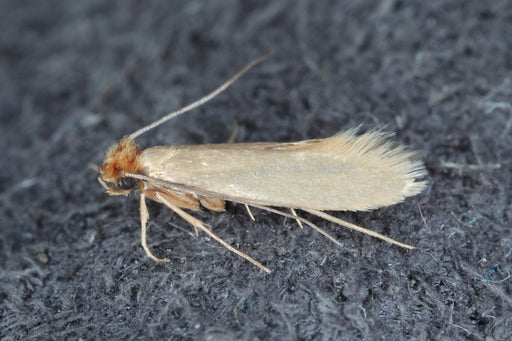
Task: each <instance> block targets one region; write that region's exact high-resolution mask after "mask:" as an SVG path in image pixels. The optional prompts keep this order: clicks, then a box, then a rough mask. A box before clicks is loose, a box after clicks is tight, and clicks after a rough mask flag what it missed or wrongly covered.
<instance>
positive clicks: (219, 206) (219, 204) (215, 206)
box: [199, 196, 226, 212]
mask: <svg viewBox="0 0 512 341" xmlns="http://www.w3.org/2000/svg"><path fill="white" fill-rule="evenodd" d="M199 202H200V203H201V205H203V207H204V208H207V209H209V210H210V211H215V212H224V211H225V210H226V203H225V202H224V200H221V199H217V198H208V197H203V196H200V197H199Z"/></svg>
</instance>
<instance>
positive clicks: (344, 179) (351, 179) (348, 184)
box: [99, 130, 426, 271]
mask: <svg viewBox="0 0 512 341" xmlns="http://www.w3.org/2000/svg"><path fill="white" fill-rule="evenodd" d="M386 138H387V135H386V134H385V133H382V132H379V131H371V132H368V133H366V134H363V135H359V136H356V135H355V131H354V130H350V131H347V132H345V133H342V134H338V135H335V136H332V137H330V138H326V139H318V140H307V141H300V142H292V143H240V144H213V145H197V146H161V147H153V148H148V149H145V150H143V151H140V150H139V148H138V147H137V146H136V145H135V143H134V142H133V140H131V139H129V138H124V139H122V140H121V141H120V142H119V144H117V145H116V146H114V147H113V148H111V149H110V150H109V152H108V153H107V156H106V158H105V162H104V163H103V166H102V167H101V172H102V176H101V178H100V179H99V180H100V183H101V184H102V185H103V186H104V187H105V188H106V189H107V191H108V192H109V194H112V195H119V194H128V193H129V192H130V191H131V190H132V189H134V188H135V183H131V182H128V184H125V183H124V181H126V180H127V179H128V180H130V179H131V180H135V181H136V182H138V188H137V190H138V191H139V192H140V193H141V222H142V245H143V247H144V249H145V250H146V253H147V254H148V255H149V257H151V258H152V259H153V260H155V261H168V260H167V259H160V258H157V257H155V256H153V254H152V253H151V252H150V251H149V248H148V247H147V245H146V222H147V219H148V218H149V215H148V211H147V208H146V204H145V198H146V197H147V198H150V199H152V200H155V201H157V202H160V203H162V204H164V205H166V206H168V207H169V208H171V209H172V210H173V211H175V212H176V213H178V214H179V215H180V216H181V217H182V218H184V219H185V220H186V221H188V222H189V223H191V224H192V225H193V226H194V227H195V229H196V233H197V230H198V229H201V230H203V231H204V232H206V233H207V234H208V235H210V236H211V237H212V238H214V239H215V240H217V241H218V242H220V243H221V244H222V245H224V246H225V247H226V248H228V249H229V250H231V251H232V252H235V253H237V254H238V255H240V256H242V257H244V258H245V259H247V260H249V261H251V262H252V263H254V264H256V265H257V266H259V267H260V268H262V269H263V270H265V271H270V270H268V269H267V268H266V267H265V266H263V265H262V264H260V263H259V262H257V261H256V260H254V259H253V258H251V257H249V256H247V255H245V254H243V253H242V252H240V251H238V250H236V249H234V248H233V247H232V246H231V245H229V244H227V243H225V242H224V241H223V240H222V239H220V238H219V237H218V236H217V235H215V234H214V233H213V232H211V231H210V230H209V228H208V225H207V224H204V223H203V222H201V221H199V220H198V219H196V218H195V217H193V216H191V215H189V214H188V213H186V212H185V211H183V210H182V209H190V210H194V211H197V210H199V209H200V208H201V206H202V207H205V208H207V209H210V210H214V211H224V207H225V203H224V200H228V201H234V202H238V203H242V204H245V205H246V207H247V208H248V205H250V206H254V207H258V208H261V209H265V210H268V211H271V212H275V213H278V214H281V215H284V216H287V217H292V218H294V219H296V220H297V222H298V223H299V224H300V225H301V227H302V223H305V224H307V225H309V226H311V227H313V228H314V229H316V230H318V231H319V232H320V233H322V234H324V235H325V236H327V237H328V238H329V239H331V240H332V241H334V242H336V243H338V242H337V241H336V240H335V239H334V238H333V237H332V236H330V235H329V234H328V233H326V232H325V231H323V230H322V229H320V228H319V227H318V226H316V225H314V224H313V223H311V222H310V221H308V220H306V219H304V218H301V217H298V216H297V215H296V213H295V210H294V209H302V210H304V211H307V212H309V213H311V214H314V215H317V216H320V217H322V218H324V219H327V220H330V221H332V222H335V223H337V224H339V225H343V226H347V227H349V228H351V229H354V230H357V231H360V232H363V233H366V234H369V235H372V236H374V237H377V238H380V239H383V240H386V241H388V242H390V243H393V244H396V245H399V246H402V247H406V248H413V247H412V246H410V245H407V244H403V243H400V242H397V241H395V240H393V239H391V238H388V237H385V236H383V235H380V234H378V233H376V232H373V231H371V230H367V229H364V228H362V227H360V226H357V225H354V224H351V223H348V222H346V221H343V220H341V219H338V218H335V217H333V216H330V215H328V214H326V213H324V212H322V211H323V210H336V211H340V210H349V211H365V210H370V209H375V208H378V207H382V206H388V205H392V204H395V203H397V202H400V201H402V200H403V199H405V198H406V197H408V196H411V195H415V194H417V193H419V192H421V191H422V190H423V188H424V187H425V185H426V182H424V181H416V180H417V179H418V178H419V177H422V176H424V175H425V169H424V166H423V163H422V162H421V161H418V160H415V159H414V158H413V155H412V153H410V152H406V151H404V149H403V147H400V146H397V145H394V144H392V143H391V142H388V141H387V140H386ZM270 206H278V207H286V208H290V209H291V212H292V214H287V213H285V212H282V211H277V210H275V209H272V208H271V207H270ZM248 210H249V209H248ZM249 213H250V214H251V212H250V211H249ZM251 217H252V214H251Z"/></svg>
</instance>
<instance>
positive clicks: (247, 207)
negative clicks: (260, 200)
mask: <svg viewBox="0 0 512 341" xmlns="http://www.w3.org/2000/svg"><path fill="white" fill-rule="evenodd" d="M244 205H245V208H246V209H247V213H249V217H251V219H252V221H256V219H254V216H253V215H252V212H251V209H250V208H249V205H247V204H244Z"/></svg>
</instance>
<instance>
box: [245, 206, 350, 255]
mask: <svg viewBox="0 0 512 341" xmlns="http://www.w3.org/2000/svg"><path fill="white" fill-rule="evenodd" d="M251 206H253V207H256V208H259V209H262V210H265V211H269V212H272V213H276V214H279V215H282V216H283V217H288V218H292V219H295V220H298V221H301V222H303V223H304V224H306V225H309V226H311V227H312V228H313V229H315V230H316V231H318V232H319V233H320V234H323V235H324V236H325V237H326V238H327V239H329V240H330V241H332V242H333V243H334V244H336V245H338V246H341V243H340V242H339V241H337V240H336V238H334V237H333V236H331V235H330V234H329V233H327V232H326V231H325V230H322V229H321V228H320V227H318V226H316V225H315V224H313V223H312V222H310V221H309V220H307V219H304V218H302V217H299V216H294V215H293V214H288V213H285V212H282V211H279V210H276V209H274V208H271V207H267V206H259V205H254V204H251Z"/></svg>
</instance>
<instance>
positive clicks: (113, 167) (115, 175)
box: [98, 137, 141, 195]
mask: <svg viewBox="0 0 512 341" xmlns="http://www.w3.org/2000/svg"><path fill="white" fill-rule="evenodd" d="M139 153H140V149H139V147H137V145H136V144H135V142H133V140H132V139H131V138H129V137H123V138H122V139H121V141H119V143H118V144H116V145H114V146H112V147H110V149H109V150H108V151H107V155H106V156H105V160H104V161H103V165H102V166H101V167H100V173H101V175H100V177H99V178H98V181H99V182H100V184H101V185H102V186H103V187H105V189H106V190H107V192H108V193H109V194H111V195H121V194H124V195H126V194H128V193H130V191H131V190H132V189H134V188H135V187H136V185H137V181H136V180H135V179H133V178H131V177H128V176H126V175H125V174H126V173H131V174H138V173H139V172H140V168H141V167H140V162H139V159H138V157H139Z"/></svg>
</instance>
